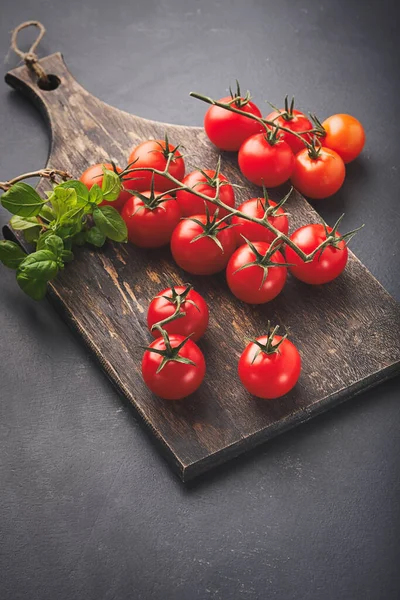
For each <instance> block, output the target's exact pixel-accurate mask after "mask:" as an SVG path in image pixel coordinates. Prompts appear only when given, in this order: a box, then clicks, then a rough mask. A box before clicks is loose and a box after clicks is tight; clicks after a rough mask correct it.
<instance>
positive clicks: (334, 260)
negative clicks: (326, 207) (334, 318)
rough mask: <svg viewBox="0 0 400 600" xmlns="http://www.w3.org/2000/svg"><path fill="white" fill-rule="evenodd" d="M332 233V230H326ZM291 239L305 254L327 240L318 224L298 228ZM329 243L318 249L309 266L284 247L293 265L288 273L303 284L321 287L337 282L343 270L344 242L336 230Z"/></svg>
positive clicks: (323, 228) (345, 259) (322, 227)
mask: <svg viewBox="0 0 400 600" xmlns="http://www.w3.org/2000/svg"><path fill="white" fill-rule="evenodd" d="M326 229H327V231H328V234H331V233H332V231H333V229H332V227H327V228H326ZM290 239H291V240H292V241H293V242H294V243H295V244H296V245H297V246H298V247H299V248H300V249H301V250H303V252H305V253H306V254H311V252H313V251H314V250H315V249H316V248H317V247H318V246H319V245H320V244H321V243H322V242H323V241H325V240H326V239H327V235H326V231H325V227H324V226H323V225H321V224H320V223H313V224H310V225H305V226H304V227H300V229H297V230H296V231H295V232H294V233H292V235H291V236H290ZM334 239H335V240H336V241H334V240H332V244H330V245H328V246H326V247H325V248H323V249H322V250H320V251H319V252H318V253H317V254H316V255H315V256H314V258H313V260H312V261H311V262H309V263H306V262H304V261H303V260H302V259H301V258H300V256H298V254H296V252H295V251H294V250H293V249H292V248H290V246H287V247H286V250H285V255H286V260H287V262H288V263H291V264H294V265H295V266H294V267H289V270H290V272H291V273H292V274H293V275H294V276H295V277H297V279H300V280H301V281H304V282H305V283H312V284H316V285H317V284H321V283H328V281H332V280H333V279H336V277H338V275H340V273H342V271H343V270H344V268H345V266H346V263H347V259H348V255H349V253H348V250H347V246H346V242H345V240H344V239H342V237H341V235H340V233H338V232H337V231H336V232H335V234H334Z"/></svg>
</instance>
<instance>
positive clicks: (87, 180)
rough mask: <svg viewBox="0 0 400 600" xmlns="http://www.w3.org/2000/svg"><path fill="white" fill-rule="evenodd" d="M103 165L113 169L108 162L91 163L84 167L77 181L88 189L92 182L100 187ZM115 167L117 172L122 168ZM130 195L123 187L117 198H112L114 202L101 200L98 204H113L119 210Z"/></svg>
mask: <svg viewBox="0 0 400 600" xmlns="http://www.w3.org/2000/svg"><path fill="white" fill-rule="evenodd" d="M103 167H105V168H106V169H108V170H109V171H113V170H114V167H113V166H112V164H110V163H103V164H101V163H99V164H96V165H92V166H91V167H89V168H88V169H86V171H84V172H83V173H82V175H81V176H80V178H79V181H81V182H82V183H83V184H84V185H86V187H87V189H88V190H90V189H91V188H92V185H93V184H94V183H97V185H98V186H99V187H101V186H102V183H103ZM116 169H117V173H122V169H121V168H120V167H116ZM130 197H131V194H130V193H129V192H127V191H125V189H123V190H122V191H121V193H120V195H119V196H118V198H117V199H116V200H114V202H107V200H103V202H101V204H100V206H105V205H109V206H113V207H114V208H116V209H117V210H121V208H122V207H123V205H124V204H125V202H126V201H127V200H128V199H129V198H130Z"/></svg>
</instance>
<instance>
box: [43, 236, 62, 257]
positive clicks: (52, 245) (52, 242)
mask: <svg viewBox="0 0 400 600" xmlns="http://www.w3.org/2000/svg"><path fill="white" fill-rule="evenodd" d="M44 244H45V247H46V248H47V249H48V250H51V252H53V254H54V256H55V257H56V258H58V257H59V256H61V253H62V251H63V250H64V242H63V241H62V239H61V238H60V237H59V236H58V235H55V234H53V235H49V236H47V237H46V238H45V241H44Z"/></svg>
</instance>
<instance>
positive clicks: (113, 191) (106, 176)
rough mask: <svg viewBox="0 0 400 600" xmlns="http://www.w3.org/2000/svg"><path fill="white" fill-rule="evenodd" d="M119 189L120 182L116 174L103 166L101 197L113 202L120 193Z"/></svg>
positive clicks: (120, 187) (120, 186)
mask: <svg viewBox="0 0 400 600" xmlns="http://www.w3.org/2000/svg"><path fill="white" fill-rule="evenodd" d="M121 189H122V182H121V179H120V178H119V176H118V174H117V173H115V172H114V171H110V169H106V168H105V167H103V181H102V184H101V191H102V192H103V199H104V200H107V202H113V201H114V200H116V199H117V198H118V196H119V195H120V193H121Z"/></svg>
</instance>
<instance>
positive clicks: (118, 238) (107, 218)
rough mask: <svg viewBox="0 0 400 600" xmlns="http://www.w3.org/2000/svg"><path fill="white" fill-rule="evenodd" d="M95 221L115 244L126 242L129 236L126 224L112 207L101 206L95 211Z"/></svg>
mask: <svg viewBox="0 0 400 600" xmlns="http://www.w3.org/2000/svg"><path fill="white" fill-rule="evenodd" d="M93 219H94V222H95V224H96V225H97V227H98V228H99V229H100V231H101V232H102V233H104V235H105V236H107V237H108V238H110V240H113V241H114V242H125V241H126V239H127V236H128V230H127V227H126V223H125V221H124V220H123V218H122V217H121V215H120V214H119V212H118V211H117V210H115V208H113V207H112V206H100V207H96V208H95V209H94V210H93Z"/></svg>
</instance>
